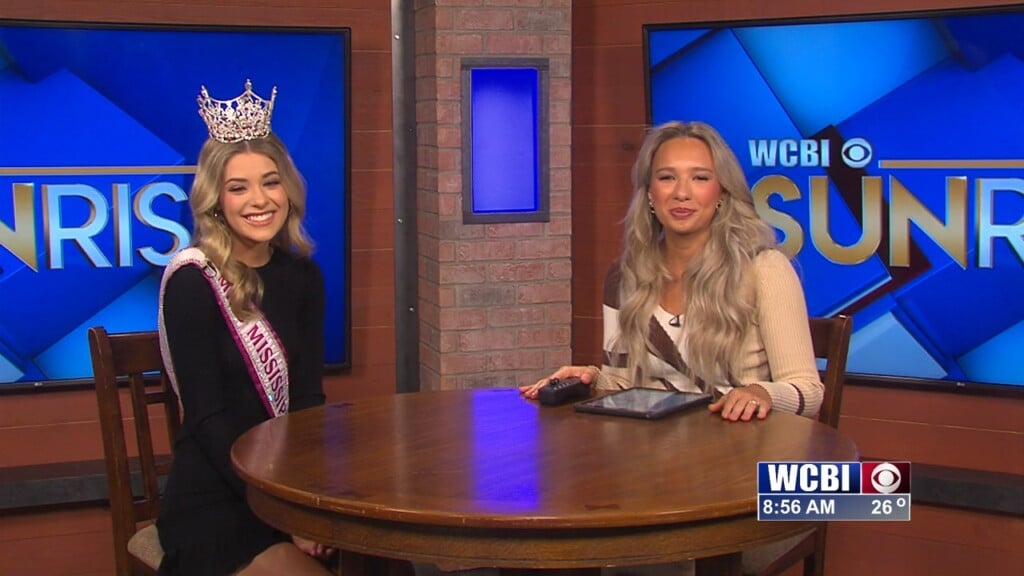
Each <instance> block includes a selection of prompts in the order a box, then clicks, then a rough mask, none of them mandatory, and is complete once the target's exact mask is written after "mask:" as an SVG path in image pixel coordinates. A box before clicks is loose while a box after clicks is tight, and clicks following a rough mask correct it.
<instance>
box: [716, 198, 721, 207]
mask: <svg viewBox="0 0 1024 576" xmlns="http://www.w3.org/2000/svg"><path fill="white" fill-rule="evenodd" d="M721 207H722V201H721V200H719V201H718V204H715V208H721Z"/></svg>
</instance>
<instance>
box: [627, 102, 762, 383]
mask: <svg viewBox="0 0 1024 576" xmlns="http://www.w3.org/2000/svg"><path fill="white" fill-rule="evenodd" d="M674 138H696V139H698V140H701V141H703V142H704V143H705V144H707V146H708V148H710V150H711V157H712V159H713V160H714V167H715V172H716V173H717V174H718V179H719V182H720V183H721V187H722V196H721V207H720V208H718V210H717V212H716V214H715V216H714V218H713V219H712V221H711V233H710V238H709V240H708V242H707V244H706V245H705V246H704V249H703V251H702V252H701V254H700V256H699V257H697V258H694V259H693V261H691V262H690V263H689V265H688V266H687V269H686V270H685V272H684V273H683V282H684V288H683V289H684V291H685V294H686V295H687V307H686V315H685V327H686V328H685V330H686V333H687V339H686V350H685V351H686V359H687V363H688V365H689V366H690V368H691V369H692V370H693V373H694V376H696V377H698V378H700V379H702V380H703V381H704V382H705V383H706V384H705V386H708V387H710V386H711V385H713V384H715V383H718V382H723V381H725V380H728V379H729V378H730V376H731V375H733V374H736V373H737V370H738V361H739V357H740V352H741V350H742V348H743V339H744V335H745V333H746V330H747V328H748V326H749V325H750V323H751V322H753V321H754V314H755V309H756V302H755V294H754V292H753V290H751V289H749V288H744V286H749V282H745V281H744V279H745V277H746V275H747V274H751V273H753V271H752V270H751V263H752V261H753V259H754V257H755V256H757V254H759V253H760V252H761V251H763V250H765V249H768V248H772V247H774V246H775V245H776V239H775V234H774V232H773V230H772V229H771V227H770V226H768V225H767V224H766V223H765V222H763V221H762V220H761V219H760V217H758V215H757V212H756V211H755V209H754V200H753V197H752V196H751V193H750V187H749V185H748V184H747V180H746V177H745V176H744V175H743V170H742V169H741V168H740V165H739V162H738V161H737V160H736V155H735V154H734V153H733V151H732V150H731V149H730V148H729V146H728V144H726V143H725V140H723V139H722V137H721V135H719V134H718V132H717V131H716V130H715V129H714V128H712V127H711V126H709V125H707V124H704V123H701V122H688V123H683V122H669V123H667V124H663V125H661V126H657V127H654V128H653V129H651V130H650V132H649V133H648V135H647V137H646V138H645V139H644V142H643V145H642V146H641V147H640V152H639V154H638V156H637V159H636V163H635V164H633V198H632V201H631V202H630V205H629V210H628V211H627V212H626V219H625V222H624V242H623V245H624V250H623V253H622V257H621V259H620V267H621V281H620V284H619V302H620V310H619V329H620V339H619V342H618V344H619V347H620V348H623V349H624V351H625V352H627V353H628V357H629V368H630V373H631V374H637V375H638V376H639V377H640V378H643V377H644V374H646V373H648V370H649V366H648V361H647V351H648V349H652V350H653V347H651V345H650V340H649V335H648V330H649V323H650V319H651V316H652V315H653V314H654V310H655V308H656V307H657V306H658V304H659V301H660V298H661V291H662V287H663V286H664V284H665V283H666V282H667V281H669V280H671V275H670V273H669V270H668V268H667V267H666V266H665V263H664V261H663V258H662V251H661V243H662V241H663V235H664V229H663V227H662V225H661V222H659V221H658V219H657V218H656V217H655V215H654V214H653V213H652V212H651V210H650V208H649V205H648V195H647V190H648V187H649V186H650V183H651V165H652V163H653V161H654V155H655V154H656V153H657V151H658V148H659V147H660V146H661V145H662V144H664V143H665V142H667V141H669V140H672V139H674Z"/></svg>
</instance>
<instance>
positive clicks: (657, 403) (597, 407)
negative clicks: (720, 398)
mask: <svg viewBox="0 0 1024 576" xmlns="http://www.w3.org/2000/svg"><path fill="white" fill-rule="evenodd" d="M709 402H711V394H704V393H700V392H676V391H674V390H652V389H650V388H630V389H628V390H620V391H618V392H612V393H611V394H608V395H606V396H599V397H597V398H592V399H590V400H584V401H583V402H579V403H577V404H575V405H574V408H576V410H577V411H578V412H592V413H594V414H610V415H612V416H628V417H630V418H645V419H648V420H654V419H656V418H661V417H663V416H667V415H669V414H672V413H675V412H679V411H680V410H685V409H687V408H691V407H693V406H702V405H704V404H707V403H709Z"/></svg>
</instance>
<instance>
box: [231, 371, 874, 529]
mask: <svg viewBox="0 0 1024 576" xmlns="http://www.w3.org/2000/svg"><path fill="white" fill-rule="evenodd" d="M858 456H859V455H858V451H857V448H856V446H855V445H854V444H853V442H852V441H851V440H849V439H848V438H846V437H844V436H842V435H840V434H839V433H838V432H837V431H835V430H833V429H832V428H829V427H827V426H824V425H822V424H819V423H818V422H816V421H813V420H810V419H808V418H803V417H799V416H793V415H790V414H784V413H772V414H771V415H770V416H769V417H768V418H767V419H766V420H763V421H756V422H726V421H723V420H722V419H721V418H720V417H718V416H717V415H712V414H710V413H709V412H708V411H707V409H706V408H705V407H699V408H695V409H692V410H690V411H688V412H684V413H682V414H676V415H672V416H669V417H667V418H665V419H662V420H657V421H646V420H637V419H630V418H622V417H614V416H602V415H594V414H581V413H577V412H575V411H574V410H573V408H572V407H571V406H569V405H566V406H560V407H554V408H553V407H545V406H541V405H539V404H538V403H537V402H535V401H531V400H526V399H524V398H522V397H520V395H519V394H518V392H517V391H516V390H513V389H482V390H462V391H444V392H421V393H415V394H397V395H393V396H382V397H376V398H366V399H360V400H356V401H354V402H351V403H342V404H334V405H328V406H324V407H320V408H314V409H310V410H305V411H302V412H297V413H294V414H288V415H285V416H282V417H280V418H277V419H273V420H269V421H267V422H264V423H262V424H260V425H258V426H256V427H254V428H253V429H251V430H249V431H248V432H246V433H245V434H244V435H242V437H240V438H239V439H238V441H237V442H236V443H235V445H234V447H233V450H232V458H233V461H234V465H235V468H236V469H237V471H238V472H239V474H240V475H241V477H242V478H243V479H244V480H245V481H246V482H247V483H248V484H249V485H250V493H251V492H252V491H253V490H256V491H258V492H260V493H263V494H266V495H269V496H270V497H273V498H274V499H277V500H280V501H282V502H287V503H290V504H294V505H295V506H298V507H306V508H310V509H315V510H317V511H319V512H322V513H329V514H333V515H338V516H352V517H359V518H364V519H372V520H381V521H388V522H399V523H403V524H409V525H429V526H433V527H438V526H441V527H443V526H451V527H459V528H472V527H479V528H500V529H523V528H526V529H564V528H609V527H619V526H630V527H637V526H656V525H665V524H679V523H688V522H694V521H700V520H707V519H711V518H723V517H730V516H740V515H743V516H749V515H751V514H755V513H756V505H757V494H756V492H757V474H756V472H757V470H756V463H757V462H758V461H768V460H828V461H849V460H856V459H857V458H858Z"/></svg>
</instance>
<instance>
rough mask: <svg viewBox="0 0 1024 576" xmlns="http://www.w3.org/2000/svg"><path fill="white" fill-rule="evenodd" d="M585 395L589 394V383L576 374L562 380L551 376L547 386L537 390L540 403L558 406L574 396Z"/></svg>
mask: <svg viewBox="0 0 1024 576" xmlns="http://www.w3.org/2000/svg"><path fill="white" fill-rule="evenodd" d="M587 396H590V385H589V384H586V383H584V382H583V381H582V380H580V379H579V378H577V377H576V376H570V377H568V378H565V379H563V380H559V379H558V378H552V379H551V380H550V381H549V382H548V385H547V386H545V387H543V388H541V389H540V391H538V392H537V400H540V403H541V404H543V405H545V406H558V405H559V404H565V403H566V402H568V401H569V400H572V399H574V398H586V397H587Z"/></svg>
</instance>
